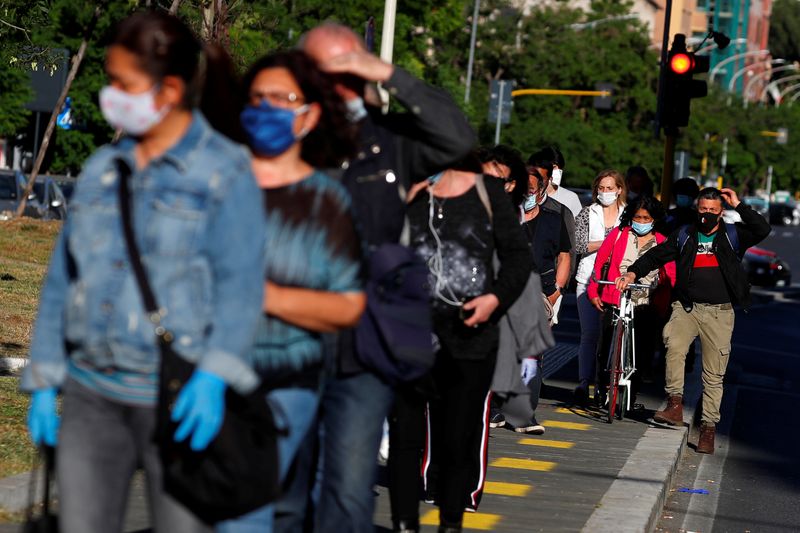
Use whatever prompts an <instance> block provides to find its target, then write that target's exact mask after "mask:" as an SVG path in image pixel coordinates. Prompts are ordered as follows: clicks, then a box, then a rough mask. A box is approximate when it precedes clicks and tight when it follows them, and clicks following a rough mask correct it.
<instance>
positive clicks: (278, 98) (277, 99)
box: [250, 91, 305, 108]
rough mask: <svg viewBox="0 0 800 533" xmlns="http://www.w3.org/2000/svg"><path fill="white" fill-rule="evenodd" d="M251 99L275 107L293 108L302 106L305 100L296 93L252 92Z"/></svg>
mask: <svg viewBox="0 0 800 533" xmlns="http://www.w3.org/2000/svg"><path fill="white" fill-rule="evenodd" d="M250 98H251V99H252V100H258V101H259V102H263V101H266V102H267V103H268V104H269V105H271V106H274V107H283V108H291V107H293V106H294V104H302V103H303V102H304V101H305V99H304V98H303V97H302V96H299V95H298V94H296V93H282V92H277V91H275V92H256V91H254V92H251V93H250Z"/></svg>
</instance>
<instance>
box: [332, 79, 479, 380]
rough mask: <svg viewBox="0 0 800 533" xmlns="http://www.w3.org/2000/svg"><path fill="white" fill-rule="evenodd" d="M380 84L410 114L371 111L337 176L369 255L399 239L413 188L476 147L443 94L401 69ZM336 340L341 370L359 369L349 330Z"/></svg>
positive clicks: (458, 111) (465, 124) (471, 133)
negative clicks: (356, 145)
mask: <svg viewBox="0 0 800 533" xmlns="http://www.w3.org/2000/svg"><path fill="white" fill-rule="evenodd" d="M383 85H384V87H385V88H386V89H387V90H388V91H389V94H391V96H392V98H393V99H394V100H395V101H397V103H399V104H400V105H401V106H403V107H404V108H406V109H407V110H408V111H407V112H403V113H396V112H393V113H388V114H386V115H383V114H381V113H380V111H379V110H371V111H370V112H369V114H368V115H367V116H366V117H365V118H364V119H363V120H362V121H361V122H360V123H359V127H360V140H359V143H360V146H359V152H358V155H357V156H356V157H355V158H354V159H353V160H352V161H350V162H349V164H348V165H346V167H345V168H344V169H343V172H342V171H340V172H339V174H340V176H341V180H342V183H343V184H344V186H345V187H346V188H347V190H348V191H349V192H350V195H351V197H352V199H353V216H354V219H355V224H356V229H357V231H358V233H359V236H360V237H361V240H362V242H363V243H364V244H365V252H366V253H367V254H368V253H369V251H370V250H374V249H375V248H377V247H378V246H380V245H381V244H384V243H396V242H398V241H399V240H400V234H401V232H402V229H403V223H404V221H405V213H406V203H405V193H406V191H408V189H409V188H410V186H411V184H413V183H416V182H419V181H422V180H424V179H426V178H427V177H428V176H431V175H433V174H436V173H437V172H439V171H441V170H444V169H445V168H447V167H448V166H449V165H451V164H453V163H455V162H457V161H458V160H460V159H461V158H463V157H464V156H465V155H467V153H469V151H470V150H471V149H472V148H473V147H474V146H475V144H476V143H477V137H476V136H475V132H474V131H473V130H472V127H471V126H470V125H469V122H467V118H466V117H465V116H464V113H462V112H461V109H459V107H458V106H457V105H456V104H455V102H453V99H452V98H450V96H449V95H448V94H447V93H446V92H444V91H442V90H441V89H437V88H435V87H432V86H430V85H428V84H426V83H425V82H423V81H421V80H419V79H417V78H415V77H414V76H412V75H411V74H409V73H408V72H406V71H405V70H403V69H401V68H399V67H395V68H394V73H393V74H392V77H391V78H389V80H388V81H387V82H386V83H384V84H383ZM331 174H334V175H335V174H336V173H331ZM340 337H341V341H340V345H339V348H340V354H339V355H340V357H339V370H340V371H341V372H342V373H345V374H352V373H357V372H360V371H362V370H363V367H362V366H361V365H360V364H359V363H358V361H357V360H356V358H355V354H354V352H353V345H352V340H353V339H352V332H351V331H346V332H343V333H342V335H341V336H340Z"/></svg>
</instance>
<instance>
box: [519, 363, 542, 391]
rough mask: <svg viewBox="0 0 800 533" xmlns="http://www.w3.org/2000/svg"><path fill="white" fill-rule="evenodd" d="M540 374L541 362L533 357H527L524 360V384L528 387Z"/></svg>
mask: <svg viewBox="0 0 800 533" xmlns="http://www.w3.org/2000/svg"><path fill="white" fill-rule="evenodd" d="M538 372H539V362H538V361H537V360H536V359H534V358H533V357H526V358H525V359H523V360H522V383H524V384H525V386H526V387H527V386H528V383H530V382H531V380H532V379H533V378H535V377H536V374H537V373H538Z"/></svg>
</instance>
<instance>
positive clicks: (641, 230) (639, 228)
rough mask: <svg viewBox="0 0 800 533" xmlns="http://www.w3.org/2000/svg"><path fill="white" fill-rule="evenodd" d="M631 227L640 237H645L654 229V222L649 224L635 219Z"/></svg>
mask: <svg viewBox="0 0 800 533" xmlns="http://www.w3.org/2000/svg"><path fill="white" fill-rule="evenodd" d="M631 229H632V230H633V232H634V233H635V234H636V235H638V236H639V237H644V236H645V235H647V234H648V233H650V232H651V231H653V223H652V222H648V223H647V224H642V223H641V222H636V221H633V222H632V223H631Z"/></svg>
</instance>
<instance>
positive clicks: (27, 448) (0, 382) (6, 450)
mask: <svg viewBox="0 0 800 533" xmlns="http://www.w3.org/2000/svg"><path fill="white" fill-rule="evenodd" d="M27 410H28V395H27V394H22V393H20V392H19V379H18V378H14V377H0V478H4V477H7V476H11V475H14V474H19V473H20V472H25V471H27V470H30V469H31V466H32V465H33V457H34V455H35V453H36V450H35V448H34V447H33V445H32V444H31V441H30V438H29V437H28V429H27V427H26V425H25V415H26V413H27Z"/></svg>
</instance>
